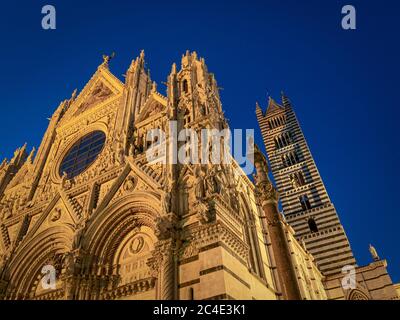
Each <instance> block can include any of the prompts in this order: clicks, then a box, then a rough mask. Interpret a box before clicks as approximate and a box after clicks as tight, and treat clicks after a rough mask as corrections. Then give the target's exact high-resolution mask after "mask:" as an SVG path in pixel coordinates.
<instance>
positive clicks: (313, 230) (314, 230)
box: [308, 218, 318, 233]
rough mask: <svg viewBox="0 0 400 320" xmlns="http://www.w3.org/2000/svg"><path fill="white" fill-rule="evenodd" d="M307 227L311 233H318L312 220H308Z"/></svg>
mask: <svg viewBox="0 0 400 320" xmlns="http://www.w3.org/2000/svg"><path fill="white" fill-rule="evenodd" d="M308 227H309V228H310V231H311V233H314V232H318V226H317V223H316V222H315V220H314V219H313V218H310V219H308Z"/></svg>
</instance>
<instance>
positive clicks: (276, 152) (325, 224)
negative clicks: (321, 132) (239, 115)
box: [256, 93, 356, 275]
mask: <svg viewBox="0 0 400 320" xmlns="http://www.w3.org/2000/svg"><path fill="white" fill-rule="evenodd" d="M256 115H257V120H258V123H259V126H260V129H261V134H262V137H263V140H264V144H265V147H266V150H267V154H268V158H269V162H270V166H271V171H272V174H273V176H274V179H275V182H276V185H277V188H278V190H279V194H280V199H281V203H282V208H283V213H284V215H285V217H286V221H287V222H288V223H289V224H290V225H291V226H292V227H293V229H294V230H295V232H296V237H297V238H298V240H301V241H304V243H305V244H306V247H307V249H308V250H309V251H310V252H311V253H312V255H313V256H314V257H315V259H316V261H317V264H318V266H319V268H320V270H321V271H322V272H323V273H324V274H325V275H329V274H334V273H338V272H341V268H342V267H343V266H345V265H355V263H356V262H355V259H354V257H353V252H352V250H351V248H350V244H349V241H348V239H347V236H346V233H345V231H344V228H343V225H342V224H341V222H340V220H339V216H338V214H337V212H336V209H335V207H334V205H333V203H332V202H331V200H330V198H329V196H328V193H327V191H326V189H325V186H324V183H323V182H322V179H321V176H320V174H319V172H318V169H317V166H316V164H315V162H314V159H313V157H312V155H311V152H310V149H309V147H308V145H307V142H306V139H305V137H304V135H303V132H302V130H301V128H300V124H299V122H298V121H297V118H296V115H295V113H294V111H293V109H292V105H291V103H290V101H289V99H288V98H287V97H286V96H285V95H284V94H283V93H282V103H281V104H278V103H277V102H276V101H274V100H273V99H272V98H270V99H269V102H268V107H267V111H266V113H264V112H263V111H262V109H261V107H260V106H259V105H258V104H257V105H256Z"/></svg>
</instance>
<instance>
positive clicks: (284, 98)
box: [281, 91, 291, 108]
mask: <svg viewBox="0 0 400 320" xmlns="http://www.w3.org/2000/svg"><path fill="white" fill-rule="evenodd" d="M281 97H282V104H283V106H284V107H285V108H286V107H291V103H290V100H289V98H288V97H287V96H286V95H285V93H284V92H283V91H281Z"/></svg>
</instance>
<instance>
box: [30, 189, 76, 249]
mask: <svg viewBox="0 0 400 320" xmlns="http://www.w3.org/2000/svg"><path fill="white" fill-rule="evenodd" d="M68 207H69V206H68V204H67V203H66V202H65V200H64V199H63V197H62V196H61V195H60V194H57V195H56V196H55V197H54V198H53V200H52V201H51V203H50V204H49V205H48V207H47V208H46V209H45V210H44V212H43V213H42V214H41V215H40V217H39V218H37V219H35V222H34V224H33V225H32V226H31V227H30V228H29V230H28V232H27V235H26V237H25V238H24V240H23V241H24V242H25V241H26V239H31V238H33V237H34V236H35V235H36V234H39V233H41V232H42V231H45V230H47V229H48V228H50V227H52V226H55V225H60V224H64V225H69V226H71V227H72V226H75V225H76V224H77V223H78V220H77V217H75V214H74V213H73V212H70V209H69V208H68Z"/></svg>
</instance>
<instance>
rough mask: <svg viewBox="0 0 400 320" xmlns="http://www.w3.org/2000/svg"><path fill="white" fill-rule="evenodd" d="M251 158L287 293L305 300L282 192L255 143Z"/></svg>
mask: <svg viewBox="0 0 400 320" xmlns="http://www.w3.org/2000/svg"><path fill="white" fill-rule="evenodd" d="M250 156H251V158H253V156H254V166H255V168H256V173H257V175H256V176H255V179H256V198H257V201H258V204H259V205H260V206H261V208H262V211H263V213H264V217H263V218H264V219H265V220H266V222H267V223H266V224H265V223H263V227H264V228H266V230H267V232H268V234H269V235H270V238H271V245H272V251H273V254H274V259H275V263H276V268H277V271H278V277H279V280H280V284H281V287H282V294H283V297H284V298H285V299H287V300H301V294H300V289H299V286H298V282H297V276H296V272H295V270H294V266H293V261H292V257H291V253H290V249H289V245H288V242H287V238H286V235H285V222H284V221H283V219H282V216H281V214H280V213H279V210H278V192H277V191H276V190H275V188H274V186H273V185H272V183H271V181H270V180H269V178H268V165H267V161H266V159H265V156H264V155H263V154H262V153H261V151H260V150H259V148H258V147H257V146H256V145H255V146H254V149H253V150H252V153H251V154H250Z"/></svg>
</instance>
